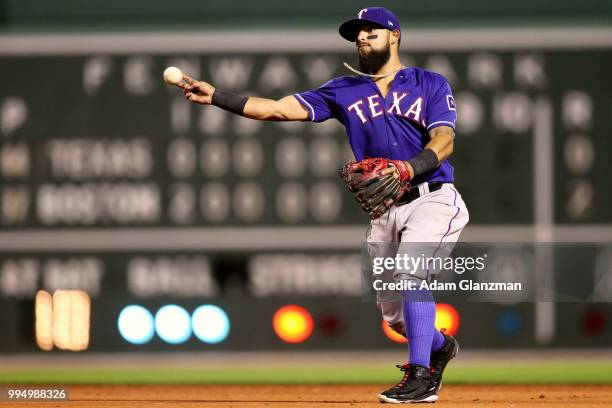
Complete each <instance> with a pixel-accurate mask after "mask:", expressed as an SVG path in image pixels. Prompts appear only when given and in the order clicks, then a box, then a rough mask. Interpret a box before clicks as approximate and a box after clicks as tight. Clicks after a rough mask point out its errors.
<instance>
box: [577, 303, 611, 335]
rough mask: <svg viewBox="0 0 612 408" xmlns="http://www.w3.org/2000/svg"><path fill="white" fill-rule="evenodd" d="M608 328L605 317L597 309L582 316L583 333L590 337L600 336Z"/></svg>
mask: <svg viewBox="0 0 612 408" xmlns="http://www.w3.org/2000/svg"><path fill="white" fill-rule="evenodd" d="M605 326H606V319H605V317H604V315H603V314H602V313H601V312H600V311H599V310H597V309H590V310H587V311H586V312H585V313H584V314H583V315H582V331H584V332H585V333H586V334H588V335H590V336H598V335H600V334H601V333H602V332H603V331H604V328H605Z"/></svg>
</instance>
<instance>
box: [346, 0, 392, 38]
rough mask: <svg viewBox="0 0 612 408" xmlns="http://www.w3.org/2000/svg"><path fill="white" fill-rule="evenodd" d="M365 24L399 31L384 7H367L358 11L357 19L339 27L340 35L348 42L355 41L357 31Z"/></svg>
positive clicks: (390, 13) (390, 14)
mask: <svg viewBox="0 0 612 408" xmlns="http://www.w3.org/2000/svg"><path fill="white" fill-rule="evenodd" d="M366 24H371V25H374V26H378V27H380V28H386V29H387V30H391V31H393V30H400V31H401V29H400V23H399V20H398V19H397V17H395V14H393V13H392V12H390V11H389V10H387V9H386V8H384V7H368V8H364V9H361V10H359V13H357V18H354V19H352V20H349V21H347V22H346V23H344V24H342V25H341V26H340V29H339V30H338V31H340V35H341V36H342V37H344V38H345V39H347V40H349V41H350V42H355V41H357V34H359V29H360V28H361V27H363V26H364V25H366Z"/></svg>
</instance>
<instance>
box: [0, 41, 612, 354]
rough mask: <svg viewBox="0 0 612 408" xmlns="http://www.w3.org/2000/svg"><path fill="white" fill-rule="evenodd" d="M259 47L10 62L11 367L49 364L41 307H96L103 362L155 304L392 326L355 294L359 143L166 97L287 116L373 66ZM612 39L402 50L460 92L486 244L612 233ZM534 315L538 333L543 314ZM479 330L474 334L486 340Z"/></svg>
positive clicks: (2, 136) (462, 153)
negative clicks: (133, 313)
mask: <svg viewBox="0 0 612 408" xmlns="http://www.w3.org/2000/svg"><path fill="white" fill-rule="evenodd" d="M241 35H242V37H240V35H239V37H238V38H237V40H236V39H234V40H233V41H232V44H231V47H229V48H228V50H223V49H222V46H219V45H218V44H217V45H215V44H216V43H215V42H216V41H217V40H218V39H219V38H220V37H222V36H219V35H212V34H210V35H208V36H207V35H205V34H203V35H195V34H194V35H193V38H191V40H193V41H194V42H195V41H197V42H198V43H200V44H201V45H200V46H198V47H196V48H197V49H194V50H189V49H188V48H189V47H187V46H185V45H184V44H185V43H187V44H189V42H188V41H187V42H183V46H182V47H180V50H179V51H176V50H174V48H173V46H172V45H169V44H168V43H165V42H164V41H162V40H159V41H157V40H156V41H152V40H146V38H145V40H144V42H142V43H140V42H139V41H140V40H138V39H136V40H135V39H134V38H132V37H130V35H128V34H126V35H124V36H122V35H115V37H113V38H112V39H111V40H108V41H107V39H105V38H101V39H100V40H101V41H97V42H96V41H93V42H92V45H91V46H89V45H87V42H86V41H85V42H80V44H85V45H81V46H79V47H77V49H76V50H75V48H73V47H71V45H70V44H74V43H79V38H75V37H78V36H72V37H71V38H68V40H65V39H61V41H56V42H55V43H53V42H51V43H50V42H48V41H47V42H46V41H45V38H44V36H39V37H32V38H30V39H29V40H28V41H29V43H28V44H30V45H29V46H31V47H32V48H33V49H34V51H32V52H27V51H23V50H20V49H18V48H16V47H13V48H11V50H7V49H4V51H2V47H0V89H1V92H0V180H1V182H0V225H1V229H2V230H1V231H0V305H2V308H3V310H8V311H9V313H8V314H5V315H4V316H2V317H0V327H3V328H4V329H6V330H5V331H8V332H9V333H11V332H12V331H14V330H17V329H16V327H18V328H19V329H18V330H19V332H20V333H21V334H20V335H19V337H12V338H11V339H12V340H11V339H7V340H6V342H5V344H4V345H3V346H2V345H0V346H2V349H10V350H29V348H28V347H31V346H32V345H31V344H30V345H29V346H27V347H26V346H23V344H22V343H21V340H23V339H29V338H31V333H30V332H29V331H28V330H29V329H30V328H31V322H30V321H29V320H28V319H25V320H23V319H21V318H22V317H24V316H26V315H27V316H29V315H30V311H31V306H32V305H31V302H32V299H33V298H34V295H35V293H36V291H37V290H38V289H47V290H53V289H59V288H67V289H84V290H86V291H87V292H88V293H89V294H90V295H91V296H92V300H93V302H94V308H93V310H94V316H93V317H94V321H93V324H94V326H93V329H94V330H96V326H95V325H96V324H97V325H98V328H97V330H98V331H99V332H104V333H106V334H105V335H106V336H108V337H106V338H104V337H102V338H99V339H100V340H97V341H99V343H98V344H97V346H96V344H95V343H94V346H96V347H99V349H112V348H113V347H115V346H118V345H119V344H120V343H121V342H120V340H118V339H117V338H116V336H115V335H116V333H115V332H114V331H113V328H112V327H111V326H113V325H114V324H115V323H116V317H117V316H116V313H115V312H117V313H118V312H119V311H120V310H121V307H122V306H124V305H125V304H128V303H130V302H135V301H136V302H138V301H140V302H141V303H143V304H146V305H149V306H150V307H151V310H153V309H154V307H156V305H159V304H160V302H162V303H164V302H166V303H167V302H170V301H182V302H187V303H188V304H189V305H191V306H193V307H195V306H197V305H198V304H199V303H198V302H199V301H211V302H217V303H218V304H222V305H225V306H226V307H230V309H231V307H234V309H236V313H238V314H240V311H239V310H238V309H240V307H244V308H245V310H250V311H251V312H252V313H251V314H250V315H248V316H247V317H248V319H247V318H245V319H246V320H248V321H249V323H248V324H251V325H253V324H254V323H253V322H254V321H256V320H257V319H258V316H259V315H258V313H259V312H257V311H258V310H260V309H261V310H264V309H265V310H264V311H265V313H268V314H269V313H271V311H273V310H274V308H275V307H276V304H275V300H274V299H291V301H296V299H298V300H299V299H301V298H302V297H305V298H306V300H305V302H306V303H308V304H311V305H313V307H321V308H324V309H325V308H326V307H327V308H330V309H331V310H350V309H351V308H353V307H354V308H356V309H355V310H364V312H363V313H364V316H367V318H368V319H370V318H371V319H378V314H377V312H376V310H375V307H374V306H373V305H371V304H363V302H361V301H360V299H359V293H360V292H359V289H360V288H359V286H358V285H357V286H351V285H348V286H347V285H344V286H341V285H340V282H341V281H342V282H344V283H346V282H351V283H352V284H358V283H359V279H360V271H359V242H360V241H361V239H362V234H363V232H364V230H365V227H366V226H367V223H368V218H367V215H366V214H365V213H364V212H363V211H362V210H361V209H360V208H359V206H358V205H357V204H356V203H355V202H354V197H353V196H352V194H350V193H349V192H347V191H345V190H346V189H345V187H344V185H343V184H342V183H341V182H340V179H339V177H338V176H337V170H338V168H340V167H341V165H342V164H344V163H345V162H346V161H347V160H350V159H352V153H351V151H350V148H349V146H348V143H347V140H346V135H345V131H344V129H343V127H342V125H341V124H340V123H338V122H336V121H334V120H330V121H327V122H325V123H321V124H311V123H307V122H292V123H271V122H258V121H253V120H249V119H245V118H242V117H238V116H235V115H231V114H229V113H227V112H225V111H223V110H220V109H218V108H216V107H202V106H199V105H194V104H191V103H188V102H187V101H186V100H185V99H184V98H183V96H182V93H181V92H180V90H178V89H177V88H174V87H169V86H167V85H165V84H164V82H163V81H162V78H161V73H162V71H163V70H164V68H165V67H167V66H171V65H173V66H178V67H180V68H181V69H182V70H183V71H184V72H186V73H189V74H190V75H191V76H193V77H196V78H201V79H203V80H208V81H210V82H211V83H212V84H213V85H215V86H218V87H219V88H221V89H227V90H231V91H235V92H240V93H243V94H247V95H257V96H262V97H270V98H280V97H283V96H286V95H289V94H292V93H296V92H300V91H303V90H307V89H312V88H315V87H318V86H320V85H321V84H323V83H325V82H326V81H327V80H329V79H330V78H332V77H335V76H340V75H348V74H350V73H349V72H347V71H346V69H345V68H344V67H343V64H342V62H344V61H348V62H350V63H351V64H353V65H354V64H355V63H354V60H355V55H354V54H355V53H354V50H353V49H352V46H351V45H350V44H348V43H339V44H340V45H339V46H336V45H333V44H335V43H327V42H326V41H325V39H326V38H328V37H325V36H323V37H321V36H319V35H318V34H317V35H313V36H312V37H311V36H309V35H308V33H304V34H303V38H301V40H300V41H298V42H297V44H298V45H296V46H295V47H294V46H290V45H289V46H288V45H286V44H287V42H286V41H285V42H283V39H282V38H279V35H274V36H265V37H263V38H262V39H261V41H259V43H260V45H259V48H257V49H254V48H253V47H252V45H253V44H254V43H257V42H258V37H257V36H256V35H255V37H254V38H252V37H251V36H250V34H248V33H244V34H241ZM483 35H484V34H483ZM447 36H448V37H449V38H451V37H452V36H453V34H452V33H448V34H447ZM68 37H70V36H68ZM156 38H157V39H159V37H156ZM310 38H314V40H312V41H310ZM417 38H422V37H418V36H417ZM495 38H499V36H498V37H495ZM608 39H609V41H608V42H607V43H606V42H605V41H604V43H605V44H607V45H605V44H604V46H602V43H601V42H599V43H597V44H596V45H594V46H590V45H589V43H584V44H578V45H574V46H563V44H559V45H558V46H553V45H550V44H540V45H538V44H537V43H534V44H531V43H530V42H525V41H516V42H513V41H514V40H513V39H512V38H507V39H506V40H507V42H506V43H499V42H496V41H490V43H489V44H488V45H486V44H485V45H483V42H482V41H481V42H480V43H479V44H478V46H474V47H473V48H470V45H469V44H467V45H466V44H463V45H461V46H459V47H454V46H443V45H437V46H436V45H432V46H431V47H429V48H428V47H426V45H424V44H423V43H421V44H420V45H418V41H414V42H413V43H412V45H411V44H410V42H411V41H410V38H408V39H407V41H406V44H403V45H402V47H406V51H403V52H402V56H401V59H402V62H403V63H404V64H405V65H413V66H419V67H423V68H426V69H429V70H433V71H436V72H439V73H441V74H443V75H444V76H446V78H448V80H449V82H450V83H451V85H452V87H453V91H454V94H455V99H456V102H457V106H458V108H457V111H458V122H457V129H456V134H457V135H456V140H455V152H454V153H453V156H452V157H451V163H452V164H453V166H454V167H455V175H456V184H457V186H458V188H459V191H460V192H461V193H462V195H463V197H464V200H465V202H466V204H467V206H468V209H469V211H470V226H469V227H468V229H467V230H466V232H467V231H469V230H470V228H475V230H477V231H486V232H487V234H485V235H486V238H482V240H483V241H489V242H491V241H493V242H495V240H496V239H501V238H498V237H500V236H501V235H499V234H498V233H499V232H500V231H503V230H504V228H510V229H512V228H514V227H517V228H521V227H523V226H527V227H531V226H534V225H535V226H537V225H541V224H542V223H543V222H544V223H546V222H549V223H550V224H552V225H553V226H563V227H569V228H573V227H575V228H586V229H589V228H591V227H593V225H594V224H596V225H597V226H599V227H602V226H603V228H604V229H606V228H608V227H607V226H608V225H609V224H610V223H611V222H612V213H611V211H610V208H611V207H612V184H611V183H610V181H609V175H610V174H611V173H612V138H611V136H612V82H611V81H610V78H609V73H610V72H611V71H612V39H610V38H608ZM2 41H3V39H1V38H0V44H5V43H3V42H2ZM109 41H110V42H109ZM274 41H276V43H275V42H274ZM484 41H485V42H486V41H487V40H486V38H485V40H484ZM127 43H129V44H132V45H127V46H126V44H127ZM456 43H457V42H456V41H455V42H454V44H456ZM32 44H34V45H32ZM36 44H42V45H40V46H37V45H36ZM45 44H46V45H45ZM96 44H98V45H96ZM100 44H104V46H99V45H100ZM109 44H110V45H109ZM174 44H177V42H174ZM283 44H285V45H283ZM329 44H332V45H329ZM414 44H417V45H418V46H414ZM432 44H433V43H432ZM410 47H413V48H410ZM26 48H27V47H26ZM319 48H320V49H319ZM589 231H590V230H589ZM606 231H609V229H606ZM570 232H571V231H570ZM570 235H571V234H570ZM608 235H610V234H608ZM583 236H584V234H583ZM479 237H480V236H479V235H478V234H475V238H476V240H478V238H479ZM262 249H264V250H265V251H267V252H265V251H264V252H262V251H261V250H262ZM604 249H606V248H604ZM606 250H607V249H606ZM606 254H607V252H606ZM606 259H607V258H606ZM292 265H293V266H292ZM606 265H607V264H606ZM296 266H297V267H296ZM291 268H294V269H295V270H294V271H291ZM293 272H295V273H293ZM334 274H335V275H334ZM296 288H297V289H296ZM300 288H301V289H300ZM298 289H299V290H298ZM258 298H264V299H265V302H263V303H262V302H259V301H258ZM319 300H320V302H319ZM266 302H267V303H266ZM234 303H235V304H234ZM232 304H234V306H228V305H232ZM258 304H263V306H257V305H258ZM101 305H102V306H101ZM241 305H242V306H241ZM466 307H467V308H468V309H469V308H470V307H471V308H473V309H474V310H477V308H478V307H479V306H478V305H471V306H469V305H468V306H466ZM523 309H524V310H523ZM523 309H522V312H521V313H523V312H524V311H525V310H527V312H526V315H529V313H530V312H531V305H527V306H525V307H524V308H523ZM565 309H568V310H569V309H570V308H569V307H567V308H565ZM565 309H564V310H565ZM326 310H327V309H326ZM365 310H367V312H366V311H365ZM230 312H231V310H230ZM262 313H264V312H262ZM349 314H350V313H349ZM11 316H13V317H11ZM15 316H17V317H15ZM266 318H267V317H266ZM353 318H354V316H353ZM20 319H21V320H20ZM353 320H354V319H353ZM353 320H351V322H352V321H353ZM24 322H25V323H24ZM559 322H560V323H562V322H563V319H562V318H561V316H560V317H559ZM245 324H246V323H245ZM351 324H352V323H351ZM470 324H472V325H473V326H470ZM478 324H480V323H479V322H472V323H467V327H472V329H469V330H473V331H474V332H476V331H479V332H481V331H482V330H481V329H482V328H481V327H480V326H478ZM525 324H527V323H525ZM24 327H27V328H25V329H24ZM351 327H353V326H351ZM107 329H108V332H107ZM351 330H354V331H355V333H358V332H360V329H359V328H357V327H356V326H355V327H354V328H351V329H350V330H348V331H347V334H346V339H354V338H358V337H359V336H353V335H351V333H352V332H351ZM24 333H25V334H24ZM98 334H99V333H98ZM608 334H609V333H608ZM112 336H115V337H112ZM111 337H112V338H111ZM94 338H95V337H94ZM607 338H609V337H605V338H601V339H600V340H601V342H605V341H606V339H607ZM16 339H17V340H16ZM18 339H21V340H18ZM241 341H243V342H244V341H246V340H241ZM267 341H268V339H267V338H266V339H263V340H261V345H266V344H268V343H266V342H267ZM326 341H327V340H326ZM384 341H386V340H384V338H382V339H377V340H375V341H372V342H369V340H368V339H363V342H362V343H361V344H359V345H356V346H363V347H366V348H367V347H376V346H379V345H384V344H385V343H384ZM580 341H581V340H580V339H579V338H578V339H577V340H576V341H575V342H574V343H572V345H575V344H579V343H580ZM523 343H524V344H525V345H531V344H532V343H531V341H530V340H529V337H527V340H525V341H524V342H523ZM523 343H522V344H523ZM324 344H325V345H326V347H327V346H329V347H338V346H336V345H333V344H332V343H331V342H328V343H324ZM334 344H335V343H334ZM493 344H498V342H496V341H494V339H491V338H487V339H483V343H482V344H475V346H479V347H484V346H487V347H488V346H490V345H493ZM192 346H193V347H194V348H196V347H197V345H196V344H193V345H192ZM160 347H161V346H160ZM228 347H229V348H232V347H233V348H243V347H246V348H257V347H260V346H258V345H257V344H242V343H240V342H238V343H233V345H232V344H230V345H229V346H228ZM262 347H263V346H262Z"/></svg>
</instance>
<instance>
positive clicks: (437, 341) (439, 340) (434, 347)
mask: <svg viewBox="0 0 612 408" xmlns="http://www.w3.org/2000/svg"><path fill="white" fill-rule="evenodd" d="M445 341H446V339H445V338H444V336H443V335H442V333H440V331H439V330H438V329H436V328H435V327H434V334H433V342H432V343H431V351H438V350H440V349H441V348H442V346H443V345H444V342H445Z"/></svg>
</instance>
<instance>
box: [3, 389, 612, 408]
mask: <svg viewBox="0 0 612 408" xmlns="http://www.w3.org/2000/svg"><path fill="white" fill-rule="evenodd" d="M66 388H67V389H68V390H69V393H70V401H55V402H32V403H27V402H18V403H0V405H2V406H15V407H21V408H25V407H37V408H42V407H62V408H63V407H66V408H68V407H136V408H138V407H147V408H151V407H162V408H165V407H198V408H204V407H253V408H259V407H270V408H274V407H290V408H294V407H295V408H298V407H309V408H312V407H318V406H323V407H330V408H331V407H346V406H351V407H380V406H383V405H381V404H380V403H379V402H378V401H377V399H376V396H377V394H378V392H379V391H380V390H381V386H380V385H308V386H304V385H198V386H192V385H190V386H181V385H172V386H163V385H162V386H160V385H143V386H107V385H100V386H81V385H79V386H76V385H75V386H67V387H66ZM384 406H389V407H390V406H392V405H391V404H385V405H384ZM429 406H435V407H438V406H440V407H451V406H452V407H483V408H485V407H496V408H497V407H504V408H508V407H525V406H534V407H609V406H612V385H486V386H485V385H446V386H444V387H443V388H442V390H441V392H440V400H439V401H438V402H437V403H436V405H429Z"/></svg>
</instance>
